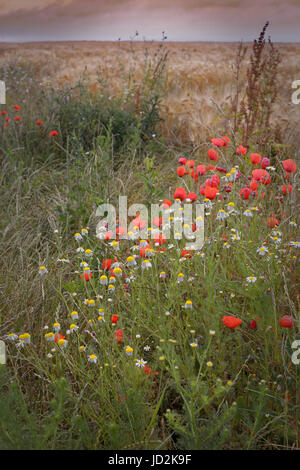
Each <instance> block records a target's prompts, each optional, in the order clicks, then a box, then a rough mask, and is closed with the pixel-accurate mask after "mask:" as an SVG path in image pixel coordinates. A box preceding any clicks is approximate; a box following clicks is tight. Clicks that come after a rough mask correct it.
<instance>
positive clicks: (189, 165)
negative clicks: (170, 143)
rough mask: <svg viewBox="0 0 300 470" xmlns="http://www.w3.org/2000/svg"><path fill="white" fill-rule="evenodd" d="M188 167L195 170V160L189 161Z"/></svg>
mask: <svg viewBox="0 0 300 470" xmlns="http://www.w3.org/2000/svg"><path fill="white" fill-rule="evenodd" d="M186 165H187V166H188V167H189V168H194V166H195V162H194V160H187V162H186Z"/></svg>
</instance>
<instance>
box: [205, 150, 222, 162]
mask: <svg viewBox="0 0 300 470" xmlns="http://www.w3.org/2000/svg"><path fill="white" fill-rule="evenodd" d="M207 153H208V157H209V158H210V160H214V161H215V162H216V161H218V160H219V152H217V151H216V150H215V149H209V150H208V152H207Z"/></svg>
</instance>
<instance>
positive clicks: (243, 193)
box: [240, 187, 250, 199]
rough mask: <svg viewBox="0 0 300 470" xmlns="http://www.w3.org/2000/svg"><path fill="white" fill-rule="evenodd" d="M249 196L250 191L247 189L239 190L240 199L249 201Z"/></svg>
mask: <svg viewBox="0 0 300 470" xmlns="http://www.w3.org/2000/svg"><path fill="white" fill-rule="evenodd" d="M249 196H250V189H249V188H248V187H245V188H242V189H241V190H240V197H241V198H242V199H249Z"/></svg>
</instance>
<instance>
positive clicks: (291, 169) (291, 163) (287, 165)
mask: <svg viewBox="0 0 300 470" xmlns="http://www.w3.org/2000/svg"><path fill="white" fill-rule="evenodd" d="M282 165H283V168H284V169H285V171H287V172H288V173H295V171H296V170H297V165H296V162H295V160H293V159H292V158H289V159H288V160H283V162H282Z"/></svg>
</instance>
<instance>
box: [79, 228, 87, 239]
mask: <svg viewBox="0 0 300 470" xmlns="http://www.w3.org/2000/svg"><path fill="white" fill-rule="evenodd" d="M88 234H89V231H88V229H87V228H82V229H81V235H82V236H83V237H86V236H87V235H88Z"/></svg>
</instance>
